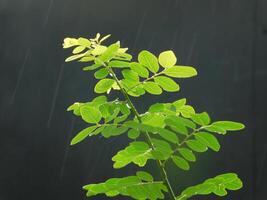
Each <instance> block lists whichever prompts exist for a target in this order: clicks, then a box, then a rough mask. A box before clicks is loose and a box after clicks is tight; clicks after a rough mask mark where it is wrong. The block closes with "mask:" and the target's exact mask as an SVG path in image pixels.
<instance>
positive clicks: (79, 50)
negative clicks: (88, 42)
mask: <svg viewBox="0 0 267 200" xmlns="http://www.w3.org/2000/svg"><path fill="white" fill-rule="evenodd" d="M85 48H86V47H84V46H78V47H76V48H74V49H73V51H72V53H73V54H77V53H81V52H82V51H83V50H85Z"/></svg>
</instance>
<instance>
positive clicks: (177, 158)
mask: <svg viewBox="0 0 267 200" xmlns="http://www.w3.org/2000/svg"><path fill="white" fill-rule="evenodd" d="M171 158H172V161H173V162H174V164H175V165H176V166H177V167H179V168H181V169H183V170H189V169H190V166H189V164H188V162H187V161H186V160H185V159H183V158H181V157H180V156H172V157H171Z"/></svg>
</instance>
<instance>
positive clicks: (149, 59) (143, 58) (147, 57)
mask: <svg viewBox="0 0 267 200" xmlns="http://www.w3.org/2000/svg"><path fill="white" fill-rule="evenodd" d="M138 61H139V63H141V64H142V65H144V66H145V67H147V68H148V69H149V70H150V71H151V72H153V73H156V72H157V71H158V70H159V64H158V59H157V57H156V56H155V55H154V54H152V53H150V52H149V51H146V50H143V51H141V52H140V53H139V54H138Z"/></svg>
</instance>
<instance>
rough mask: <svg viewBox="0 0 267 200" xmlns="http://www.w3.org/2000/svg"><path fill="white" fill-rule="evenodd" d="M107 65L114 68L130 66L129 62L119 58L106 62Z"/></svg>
mask: <svg viewBox="0 0 267 200" xmlns="http://www.w3.org/2000/svg"><path fill="white" fill-rule="evenodd" d="M108 66H110V67H115V68H126V67H129V66H130V63H129V62H125V61H121V60H112V61H110V62H109V63H108Z"/></svg>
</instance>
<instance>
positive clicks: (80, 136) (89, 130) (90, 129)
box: [70, 126, 97, 145]
mask: <svg viewBox="0 0 267 200" xmlns="http://www.w3.org/2000/svg"><path fill="white" fill-rule="evenodd" d="M96 128H97V126H90V127H87V128H85V129H83V130H82V131H80V132H79V133H78V134H77V135H76V136H75V137H74V138H73V139H72V140H71V143H70V145H75V144H77V143H79V142H81V141H83V140H84V139H85V138H86V137H88V136H89V135H90V133H92V132H93V131H94V130H95V129H96Z"/></svg>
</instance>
